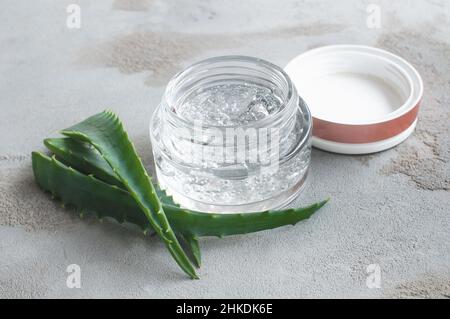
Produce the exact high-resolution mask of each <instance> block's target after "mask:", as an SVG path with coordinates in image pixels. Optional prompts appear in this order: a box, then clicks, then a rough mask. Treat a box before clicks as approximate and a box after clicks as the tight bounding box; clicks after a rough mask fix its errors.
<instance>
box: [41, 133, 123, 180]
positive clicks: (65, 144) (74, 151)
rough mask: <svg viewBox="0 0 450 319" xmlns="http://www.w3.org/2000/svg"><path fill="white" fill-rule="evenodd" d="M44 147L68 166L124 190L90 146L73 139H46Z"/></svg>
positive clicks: (100, 156)
mask: <svg viewBox="0 0 450 319" xmlns="http://www.w3.org/2000/svg"><path fill="white" fill-rule="evenodd" d="M44 145H45V146H46V147H47V148H48V149H49V150H50V151H52V152H53V153H54V154H55V155H56V157H57V158H59V159H61V160H62V161H63V162H64V163H67V164H69V166H71V167H74V168H76V169H77V170H79V171H81V172H83V173H86V174H93V175H94V176H96V177H97V178H99V179H101V180H102V181H104V182H106V183H108V184H112V185H116V186H119V187H121V188H125V186H124V185H123V184H122V182H121V180H120V178H119V177H117V175H116V174H115V173H114V171H113V170H112V168H111V166H109V164H108V162H106V161H105V159H104V158H103V157H102V155H101V154H100V153H99V152H98V151H97V150H96V149H95V148H94V147H92V146H91V145H90V144H88V143H85V142H80V141H77V140H75V139H73V138H69V137H66V138H47V139H45V140H44Z"/></svg>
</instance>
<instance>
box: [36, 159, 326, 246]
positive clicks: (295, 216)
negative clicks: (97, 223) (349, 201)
mask: <svg viewBox="0 0 450 319" xmlns="http://www.w3.org/2000/svg"><path fill="white" fill-rule="evenodd" d="M32 162H33V171H34V174H35V179H36V181H37V183H38V184H39V185H40V186H41V188H43V189H44V190H46V191H49V192H51V193H52V194H53V195H54V196H55V197H57V198H61V199H62V201H63V202H64V203H66V204H72V205H74V206H75V207H77V208H78V209H81V210H84V211H86V213H94V214H96V215H97V216H98V217H99V218H104V217H112V218H114V219H115V220H117V221H118V222H120V223H123V222H125V221H127V222H130V223H133V224H136V225H138V226H139V227H140V228H141V229H142V230H144V231H148V230H151V228H152V226H151V225H150V223H149V221H148V219H147V218H146V217H145V216H144V215H143V214H142V212H141V209H140V207H139V206H138V205H137V203H136V202H135V200H134V199H133V197H132V196H131V195H130V193H129V192H128V191H126V190H124V189H121V188H119V187H117V186H115V185H110V184H107V183H105V182H103V181H101V180H99V179H97V178H95V177H94V176H92V175H86V174H83V173H80V172H79V171H77V170H75V169H73V168H71V167H68V166H66V165H65V164H63V163H61V162H60V161H58V160H57V159H56V158H55V157H53V158H50V157H48V156H46V155H44V154H42V153H39V152H33V153H32ZM326 202H327V201H322V202H319V203H316V204H313V205H310V206H307V207H303V208H290V209H285V210H269V211H263V212H255V213H234V214H215V213H203V212H196V211H192V210H187V209H183V208H180V207H176V206H172V205H164V209H165V212H166V215H167V218H168V220H169V222H170V224H171V225H172V227H173V229H174V231H175V232H177V233H179V234H182V235H185V236H190V237H194V238H197V237H203V236H217V237H223V236H229V235H239V234H246V233H252V232H257V231H262V230H268V229H273V228H277V227H281V226H286V225H295V224H296V223H298V222H299V221H301V220H304V219H308V218H309V217H310V216H311V215H312V214H314V213H315V212H316V211H317V210H319V209H320V208H321V207H322V206H324V205H325V204H326Z"/></svg>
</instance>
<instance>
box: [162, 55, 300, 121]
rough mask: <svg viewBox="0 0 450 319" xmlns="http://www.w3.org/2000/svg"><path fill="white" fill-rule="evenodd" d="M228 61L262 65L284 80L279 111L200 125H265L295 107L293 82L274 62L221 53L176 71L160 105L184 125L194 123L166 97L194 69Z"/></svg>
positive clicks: (295, 95) (295, 94)
mask: <svg viewBox="0 0 450 319" xmlns="http://www.w3.org/2000/svg"><path fill="white" fill-rule="evenodd" d="M230 62H241V63H248V64H253V65H255V66H262V67H265V68H267V69H268V70H270V71H271V72H273V73H274V75H276V76H278V77H279V78H280V79H281V80H283V81H284V82H285V85H286V90H285V92H283V93H284V95H285V96H284V97H283V107H282V108H280V110H279V111H277V112H274V113H272V114H269V115H268V116H266V117H264V118H262V119H258V120H256V121H252V122H248V123H241V124H239V125H232V124H228V125H218V124H211V123H206V124H205V123H203V124H202V127H204V128H212V129H227V128H235V127H237V126H239V127H243V128H246V127H255V126H256V127H265V126H267V124H268V123H271V122H273V121H275V120H277V119H279V118H280V117H283V114H285V113H286V112H288V113H289V111H288V110H289V109H292V108H293V107H295V105H296V104H297V102H296V101H295V99H296V98H297V97H298V94H297V93H296V90H295V87H294V84H293V82H292V81H291V79H290V77H289V75H288V74H287V73H286V72H285V71H284V70H283V69H282V68H280V67H279V66H277V65H276V64H274V63H271V62H269V61H267V60H264V59H261V58H257V57H252V56H245V55H223V56H216V57H211V58H207V59H204V60H201V61H199V62H196V63H194V64H192V65H190V66H188V67H187V68H185V69H184V70H182V71H180V72H178V73H176V74H175V75H174V76H173V77H172V78H171V79H170V80H169V83H168V84H167V86H166V89H165V91H164V96H163V99H162V103H161V104H162V106H163V107H164V108H166V110H167V111H168V113H169V114H170V115H171V118H172V120H174V121H176V122H179V123H181V124H182V125H184V126H187V127H190V126H193V125H194V122H192V121H191V120H187V119H186V118H184V117H182V116H180V115H179V114H178V113H177V112H175V110H174V108H172V107H171V105H170V103H168V102H167V97H168V96H171V95H172V94H173V91H174V90H175V89H177V86H178V85H182V84H181V83H180V82H182V80H183V79H186V77H188V76H189V75H191V74H192V73H193V72H195V70H196V69H199V70H201V68H202V67H205V66H208V65H213V64H216V63H217V64H218V63H230ZM230 66H232V65H230Z"/></svg>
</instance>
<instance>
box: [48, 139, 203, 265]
mask: <svg viewBox="0 0 450 319" xmlns="http://www.w3.org/2000/svg"><path fill="white" fill-rule="evenodd" d="M44 145H45V146H47V148H48V149H49V150H50V151H52V152H53V153H54V154H55V155H56V156H57V158H58V159H60V160H62V162H63V163H66V164H68V165H69V166H71V167H74V168H75V169H78V170H79V171H81V172H82V173H85V174H92V175H94V176H95V177H98V178H99V179H100V180H103V181H104V182H107V183H109V184H113V185H116V186H118V187H121V188H124V189H125V186H123V184H122V182H121V181H120V179H119V178H118V177H117V175H116V174H115V173H114V171H113V170H112V169H111V167H110V166H109V165H108V163H107V162H106V161H105V160H104V159H103V157H102V156H101V155H100V153H99V152H98V151H97V150H96V149H95V148H93V147H92V146H91V145H89V144H87V143H85V142H80V141H77V140H74V139H72V138H70V137H64V138H48V139H45V140H44ZM154 187H155V191H156V194H157V195H158V198H159V200H160V201H161V203H162V204H163V209H164V211H166V209H167V208H165V207H164V206H166V205H172V206H177V207H179V205H178V204H177V203H175V202H174V200H173V198H172V196H169V195H167V194H166V192H165V191H164V190H162V189H161V188H159V187H158V185H157V184H155V185H154ZM166 214H167V212H166ZM147 231H148V230H147V229H146V230H145V232H147ZM180 237H181V239H182V240H183V241H184V242H185V244H186V245H185V246H186V248H187V249H188V250H189V251H190V253H191V255H192V257H193V258H192V261H193V263H194V265H195V266H197V267H200V264H201V255H200V247H199V242H198V240H197V239H196V238H195V237H194V236H191V235H181V236H180Z"/></svg>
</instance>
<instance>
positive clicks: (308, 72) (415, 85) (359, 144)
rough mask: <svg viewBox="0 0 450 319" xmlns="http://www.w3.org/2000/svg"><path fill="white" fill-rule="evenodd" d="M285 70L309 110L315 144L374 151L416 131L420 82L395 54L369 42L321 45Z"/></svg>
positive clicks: (337, 149)
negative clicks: (363, 44)
mask: <svg viewBox="0 0 450 319" xmlns="http://www.w3.org/2000/svg"><path fill="white" fill-rule="evenodd" d="M285 71H286V73H287V74H288V75H289V76H290V78H291V80H292V81H293V83H294V85H295V86H296V88H297V91H298V93H299V95H300V96H301V97H302V98H303V99H304V100H305V101H306V103H307V104H308V106H309V108H310V110H311V113H312V116H313V139H312V140H313V141H312V142H313V146H315V147H317V148H320V149H323V150H326V151H330V152H335V153H342V154H368V153H374V152H379V151H383V150H386V149H388V148H391V147H393V146H395V145H397V144H399V143H401V142H403V141H404V140H405V139H406V138H407V137H408V136H409V135H410V134H411V133H412V132H413V131H414V128H415V126H416V124H417V115H418V111H419V104H420V101H421V99H422V96H423V82H422V79H421V77H420V75H419V73H418V72H417V70H416V69H415V68H414V67H413V66H412V65H411V64H409V63H408V62H407V61H405V60H404V59H402V58H400V57H399V56H397V55H394V54H392V53H389V52H387V51H384V50H380V49H377V48H373V47H367V46H359V45H333V46H325V47H321V48H317V49H313V50H310V51H308V52H305V53H303V54H300V55H299V56H297V57H295V58H294V59H293V60H291V61H290V62H289V63H288V65H287V66H286V67H285Z"/></svg>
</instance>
